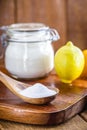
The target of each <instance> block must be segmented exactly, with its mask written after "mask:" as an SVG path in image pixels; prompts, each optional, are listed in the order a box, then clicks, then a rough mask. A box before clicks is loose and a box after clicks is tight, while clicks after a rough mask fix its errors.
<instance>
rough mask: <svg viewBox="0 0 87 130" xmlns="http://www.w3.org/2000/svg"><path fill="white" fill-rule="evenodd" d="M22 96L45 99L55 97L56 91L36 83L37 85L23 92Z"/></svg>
mask: <svg viewBox="0 0 87 130" xmlns="http://www.w3.org/2000/svg"><path fill="white" fill-rule="evenodd" d="M20 94H21V95H23V96H26V97H30V98H43V97H49V96H52V95H55V94H56V91H54V90H51V89H49V88H47V87H46V86H44V85H43V84H40V83H36V84H35V85H33V86H31V87H28V88H26V89H24V90H22V91H21V92H20Z"/></svg>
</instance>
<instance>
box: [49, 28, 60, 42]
mask: <svg viewBox="0 0 87 130" xmlns="http://www.w3.org/2000/svg"><path fill="white" fill-rule="evenodd" d="M49 31H50V35H51V40H52V41H57V40H58V39H60V36H59V34H58V32H57V31H56V30H55V29H49Z"/></svg>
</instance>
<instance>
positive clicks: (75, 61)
mask: <svg viewBox="0 0 87 130" xmlns="http://www.w3.org/2000/svg"><path fill="white" fill-rule="evenodd" d="M54 67H55V71H56V73H57V74H58V76H59V78H60V80H61V81H62V82H64V83H71V82H72V81H73V80H75V79H76V78H78V77H79V76H80V74H81V73H82V71H83V68H84V55H83V53H82V51H81V49H79V48H78V47H76V46H74V45H73V43H72V42H71V41H69V42H67V44H66V45H64V46H62V47H61V48H60V49H59V50H58V51H57V52H56V54H55V57H54Z"/></svg>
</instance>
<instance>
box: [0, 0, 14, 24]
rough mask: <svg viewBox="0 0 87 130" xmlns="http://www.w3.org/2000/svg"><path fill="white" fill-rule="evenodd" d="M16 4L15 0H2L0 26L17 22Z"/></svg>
mask: <svg viewBox="0 0 87 130" xmlns="http://www.w3.org/2000/svg"><path fill="white" fill-rule="evenodd" d="M14 12H15V5H14V0H10V1H9V0H6V1H4V0H0V26H1V25H9V24H11V23H14V22H15V17H14Z"/></svg>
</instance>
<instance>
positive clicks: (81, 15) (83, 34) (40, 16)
mask: <svg viewBox="0 0 87 130" xmlns="http://www.w3.org/2000/svg"><path fill="white" fill-rule="evenodd" d="M24 22H41V23H45V24H46V25H48V26H50V27H51V28H55V29H56V30H57V31H58V32H59V34H60V37H61V39H60V40H59V41H57V42H55V43H54V48H55V50H57V49H58V48H59V47H60V46H61V45H64V44H65V43H66V41H68V40H71V41H72V42H73V43H74V44H75V45H76V46H78V47H80V48H81V49H85V48H87V45H86V42H87V0H0V26H2V25H10V24H12V23H24Z"/></svg>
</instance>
